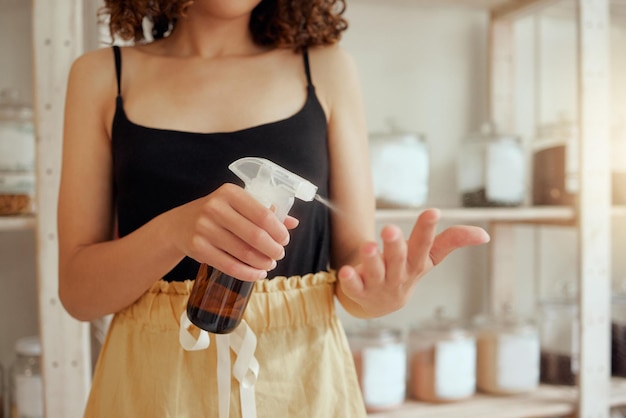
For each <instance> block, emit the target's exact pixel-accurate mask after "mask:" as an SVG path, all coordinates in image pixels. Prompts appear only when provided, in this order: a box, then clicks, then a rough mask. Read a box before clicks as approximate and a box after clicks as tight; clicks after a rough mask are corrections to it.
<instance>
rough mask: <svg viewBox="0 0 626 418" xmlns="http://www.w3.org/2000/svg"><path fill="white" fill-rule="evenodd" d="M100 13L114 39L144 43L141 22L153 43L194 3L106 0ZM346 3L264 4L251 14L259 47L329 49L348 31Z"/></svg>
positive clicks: (275, 0) (288, 0)
mask: <svg viewBox="0 0 626 418" xmlns="http://www.w3.org/2000/svg"><path fill="white" fill-rule="evenodd" d="M104 3H105V5H104V7H103V8H102V10H101V11H100V13H101V15H108V16H109V17H110V20H109V30H110V32H111V36H118V37H120V38H122V39H124V40H134V41H135V42H141V41H144V40H145V36H144V30H143V27H142V21H143V19H144V18H147V19H148V20H150V21H151V22H152V24H153V29H152V35H153V37H154V39H159V38H163V37H164V36H166V34H167V33H168V31H170V30H171V29H173V28H174V26H175V25H176V20H177V19H178V18H179V17H181V16H183V15H184V13H185V11H186V9H187V8H188V7H189V5H190V4H192V3H193V0H105V2H104ZM345 9H346V4H345V1H344V0H262V1H261V2H260V3H259V4H258V5H257V6H256V7H255V8H254V10H253V11H252V16H251V19H250V31H251V33H252V36H253V39H254V41H255V42H256V43H257V44H259V45H266V46H274V47H278V48H292V49H294V50H296V51H298V50H301V49H303V48H306V47H311V46H317V45H330V44H334V43H336V42H338V41H339V40H340V39H341V33H342V32H343V31H345V30H346V29H347V28H348V22H347V21H346V19H345V18H343V17H342V15H343V13H344V12H345Z"/></svg>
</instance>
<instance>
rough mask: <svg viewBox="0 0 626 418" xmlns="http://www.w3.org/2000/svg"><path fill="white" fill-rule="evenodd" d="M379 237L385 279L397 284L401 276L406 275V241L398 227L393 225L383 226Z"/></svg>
mask: <svg viewBox="0 0 626 418" xmlns="http://www.w3.org/2000/svg"><path fill="white" fill-rule="evenodd" d="M380 237H381V238H382V241H383V258H384V260H385V280H386V281H387V282H389V283H392V284H398V283H400V281H401V280H402V278H404V277H406V274H405V271H406V256H407V245H406V241H405V240H404V237H403V236H402V231H401V230H400V228H398V227H397V226H395V225H387V226H385V227H384V228H383V230H382V232H381V234H380Z"/></svg>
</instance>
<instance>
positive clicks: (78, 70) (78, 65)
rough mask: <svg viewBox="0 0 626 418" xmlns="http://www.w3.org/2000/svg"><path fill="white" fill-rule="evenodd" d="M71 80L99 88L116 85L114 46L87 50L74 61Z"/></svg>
mask: <svg viewBox="0 0 626 418" xmlns="http://www.w3.org/2000/svg"><path fill="white" fill-rule="evenodd" d="M70 81H74V82H78V83H81V84H82V83H86V84H88V85H90V86H91V87H92V89H95V90H99V89H101V88H107V87H109V88H110V87H111V86H113V87H114V86H115V60H114V56H113V51H112V48H100V49H96V50H93V51H89V52H86V53H85V54H83V55H81V56H79V57H78V58H77V59H76V60H75V61H74V62H73V63H72V68H71V71H70Z"/></svg>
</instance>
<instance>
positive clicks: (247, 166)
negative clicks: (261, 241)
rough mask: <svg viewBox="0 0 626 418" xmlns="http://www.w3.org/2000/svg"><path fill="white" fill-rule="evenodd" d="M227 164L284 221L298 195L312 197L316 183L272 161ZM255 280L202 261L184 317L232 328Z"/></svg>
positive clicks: (221, 329)
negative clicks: (232, 274)
mask: <svg viewBox="0 0 626 418" xmlns="http://www.w3.org/2000/svg"><path fill="white" fill-rule="evenodd" d="M229 168H230V169H231V170H232V171H233V172H234V173H235V174H236V175H237V176H239V178H241V179H242V180H243V181H244V183H245V188H246V190H247V191H248V192H249V193H250V194H251V195H252V196H253V197H254V198H255V199H256V200H258V201H259V202H261V203H262V204H263V205H264V206H265V207H268V208H269V207H272V208H273V209H274V214H275V215H276V217H277V218H278V219H279V220H280V221H283V220H284V219H285V217H286V216H287V213H288V212H289V209H291V206H292V205H293V202H294V199H295V198H296V197H297V198H299V199H301V200H304V201H309V202H310V201H311V200H313V199H314V198H315V194H316V192H317V186H315V185H313V184H311V183H310V182H309V181H307V180H305V179H303V178H301V177H299V176H297V175H296V174H293V173H291V172H289V171H287V170H285V169H284V168H282V167H280V166H278V165H276V164H274V163H273V162H271V161H268V160H265V159H263V158H257V157H245V158H241V159H239V160H237V161H235V162H234V163H232V164H231V165H230V166H229ZM253 287H254V282H246V281H242V280H239V279H237V278H235V277H232V276H229V275H227V274H225V273H223V272H222V271H220V270H218V269H215V268H212V267H209V266H208V265H207V264H202V265H201V266H200V270H199V271H198V275H197V277H196V281H195V283H194V285H193V288H192V289H191V294H190V295H189V302H188V303H187V317H188V318H189V320H190V321H191V323H193V324H194V325H196V326H197V327H199V328H202V329H203V330H205V331H208V332H212V333H215V334H227V333H229V332H232V331H233V330H234V329H235V328H237V326H238V325H239V323H240V322H241V320H242V319H243V314H244V311H245V309H246V306H248V301H249V300H250V295H251V293H252V289H253Z"/></svg>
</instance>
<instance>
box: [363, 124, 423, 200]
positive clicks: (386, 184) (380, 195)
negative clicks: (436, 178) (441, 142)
mask: <svg viewBox="0 0 626 418" xmlns="http://www.w3.org/2000/svg"><path fill="white" fill-rule="evenodd" d="M392 126H393V125H392ZM369 143H370V160H371V167H372V176H373V181H374V195H375V197H376V204H377V206H378V207H380V208H384V207H420V206H423V205H424V204H425V203H426V200H427V199H428V182H429V173H430V159H429V154H430V150H429V146H428V142H427V140H426V136H425V135H424V134H422V133H418V132H404V131H401V130H399V129H397V128H395V127H392V129H391V130H390V131H389V132H386V133H375V134H371V135H370V137H369Z"/></svg>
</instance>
